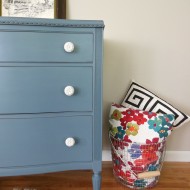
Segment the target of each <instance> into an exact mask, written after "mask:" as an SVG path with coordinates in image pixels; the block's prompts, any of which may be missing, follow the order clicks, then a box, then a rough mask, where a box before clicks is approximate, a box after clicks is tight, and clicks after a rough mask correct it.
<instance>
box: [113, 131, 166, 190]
mask: <svg viewBox="0 0 190 190" xmlns="http://www.w3.org/2000/svg"><path fill="white" fill-rule="evenodd" d="M157 141H158V139H157V138H153V139H151V140H150V141H148V144H140V143H126V142H125V141H122V140H119V139H116V138H115V137H113V136H112V135H111V134H110V142H111V148H112V159H113V172H114V175H115V176H116V177H117V178H119V181H120V182H122V181H123V183H124V184H125V185H127V186H128V187H130V188H135V189H142V188H149V187H153V186H155V185H156V183H157V182H158V177H157V176H156V177H151V178H145V179H138V177H137V175H138V174H139V173H142V172H147V171H156V170H159V169H160V168H161V163H162V159H163V150H164V147H165V141H163V142H157ZM154 142H157V143H154Z"/></svg>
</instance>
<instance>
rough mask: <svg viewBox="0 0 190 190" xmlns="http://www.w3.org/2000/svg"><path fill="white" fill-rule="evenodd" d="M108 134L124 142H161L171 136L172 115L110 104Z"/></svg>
mask: <svg viewBox="0 0 190 190" xmlns="http://www.w3.org/2000/svg"><path fill="white" fill-rule="evenodd" d="M109 122H110V124H111V129H110V132H111V134H112V135H113V136H114V137H115V138H116V139H120V140H123V141H126V142H137V143H147V144H148V143H154V142H162V141H163V140H165V139H166V137H167V136H169V135H170V134H171V131H172V124H173V122H174V115H172V114H161V113H153V112H147V111H141V110H134V109H131V108H125V107H123V106H120V105H117V104H112V106H111V110H110V119H109Z"/></svg>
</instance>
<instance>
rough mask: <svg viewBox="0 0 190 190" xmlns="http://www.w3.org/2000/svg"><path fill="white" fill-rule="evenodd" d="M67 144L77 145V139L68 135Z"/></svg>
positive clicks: (69, 145) (70, 145)
mask: <svg viewBox="0 0 190 190" xmlns="http://www.w3.org/2000/svg"><path fill="white" fill-rule="evenodd" d="M65 144H66V146H68V147H72V146H74V145H75V139H74V138H72V137H68V138H67V139H66V140H65Z"/></svg>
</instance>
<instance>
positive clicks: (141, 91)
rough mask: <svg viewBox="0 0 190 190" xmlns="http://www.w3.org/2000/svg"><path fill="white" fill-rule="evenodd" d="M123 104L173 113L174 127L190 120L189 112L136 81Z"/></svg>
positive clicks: (128, 106)
mask: <svg viewBox="0 0 190 190" xmlns="http://www.w3.org/2000/svg"><path fill="white" fill-rule="evenodd" d="M121 105H123V106H125V107H127V108H133V109H139V110H144V111H149V112H155V113H162V114H173V115H174V117H175V121H174V124H173V127H175V128H177V127H181V126H182V125H184V124H185V123H187V122H189V121H190V117H189V116H188V115H187V114H185V113H183V112H181V111H180V110H178V109H177V108H175V107H174V106H172V105H171V104H169V103H167V102H166V101H164V100H163V99H161V98H159V97H158V96H156V95H155V94H154V93H152V92H151V91H150V90H147V89H146V88H144V87H143V86H141V85H139V84H138V83H136V82H132V84H131V86H130V87H129V89H128V92H127V94H126V96H125V98H124V100H123V102H122V104H121Z"/></svg>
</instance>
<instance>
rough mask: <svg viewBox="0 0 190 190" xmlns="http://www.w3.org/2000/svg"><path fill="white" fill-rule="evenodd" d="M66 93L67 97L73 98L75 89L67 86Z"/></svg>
mask: <svg viewBox="0 0 190 190" xmlns="http://www.w3.org/2000/svg"><path fill="white" fill-rule="evenodd" d="M64 92H65V94H66V95H67V96H72V95H73V94H74V93H75V89H74V88H73V87H72V86H66V87H65V89H64Z"/></svg>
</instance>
